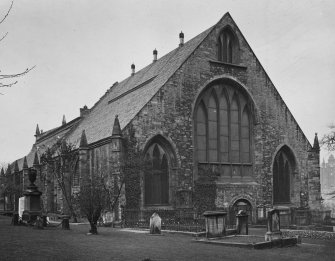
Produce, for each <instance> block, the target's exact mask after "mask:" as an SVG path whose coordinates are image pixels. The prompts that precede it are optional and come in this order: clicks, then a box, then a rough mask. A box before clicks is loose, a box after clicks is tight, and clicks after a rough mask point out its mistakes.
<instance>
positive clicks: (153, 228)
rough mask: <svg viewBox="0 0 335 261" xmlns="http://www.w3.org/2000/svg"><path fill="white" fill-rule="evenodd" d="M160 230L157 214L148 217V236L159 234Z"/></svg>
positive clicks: (159, 219) (160, 225) (160, 223)
mask: <svg viewBox="0 0 335 261" xmlns="http://www.w3.org/2000/svg"><path fill="white" fill-rule="evenodd" d="M161 230H162V219H161V218H160V216H159V215H158V214H157V213H153V214H152V216H151V217H150V234H160V233H161Z"/></svg>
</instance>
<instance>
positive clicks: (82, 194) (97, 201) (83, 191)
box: [77, 176, 110, 235]
mask: <svg viewBox="0 0 335 261" xmlns="http://www.w3.org/2000/svg"><path fill="white" fill-rule="evenodd" d="M105 184H106V182H105V179H104V177H101V176H100V177H92V178H89V179H88V178H87V179H84V181H83V182H82V184H81V186H80V191H79V193H78V194H77V199H78V201H79V206H80V210H81V212H82V213H83V214H84V216H86V218H87V219H88V222H89V223H90V226H91V229H90V231H89V232H90V233H91V234H94V235H96V234H98V228H97V223H98V220H99V218H100V216H101V213H102V211H103V210H104V209H106V208H107V207H108V206H109V202H110V197H109V195H110V193H109V192H108V188H107V187H106V185H105Z"/></svg>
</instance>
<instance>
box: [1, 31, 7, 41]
mask: <svg viewBox="0 0 335 261" xmlns="http://www.w3.org/2000/svg"><path fill="white" fill-rule="evenodd" d="M7 34H8V32H7V33H5V35H4V36H2V38H1V39H0V42H1V41H2V40H3V39H5V38H6V36H7Z"/></svg>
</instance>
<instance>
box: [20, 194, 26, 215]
mask: <svg viewBox="0 0 335 261" xmlns="http://www.w3.org/2000/svg"><path fill="white" fill-rule="evenodd" d="M26 209H27V206H26V201H25V197H20V198H19V218H20V219H22V214H23V211H25V210H26Z"/></svg>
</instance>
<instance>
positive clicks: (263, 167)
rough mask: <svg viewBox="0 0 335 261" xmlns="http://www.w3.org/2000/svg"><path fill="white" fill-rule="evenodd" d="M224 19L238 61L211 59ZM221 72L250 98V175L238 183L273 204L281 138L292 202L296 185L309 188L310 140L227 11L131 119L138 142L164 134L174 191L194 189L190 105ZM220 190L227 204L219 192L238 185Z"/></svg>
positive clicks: (297, 192)
mask: <svg viewBox="0 0 335 261" xmlns="http://www.w3.org/2000/svg"><path fill="white" fill-rule="evenodd" d="M226 25H230V26H231V27H232V29H233V31H234V32H235V33H236V35H237V38H238V39H239V48H240V59H239V60H240V64H239V65H241V66H232V65H229V64H223V63H216V62H210V60H217V59H216V56H217V55H216V39H217V36H218V34H219V32H220V30H221V29H222V28H223V27H224V26H226ZM260 34H261V32H260ZM221 77H222V78H224V77H228V78H231V79H234V80H236V81H237V82H239V83H241V85H243V86H244V87H245V89H246V90H247V91H248V92H249V93H250V95H251V98H252V99H253V100H254V102H255V111H254V115H255V117H254V126H253V148H252V151H253V173H254V174H253V175H254V176H253V180H251V181H250V182H249V183H248V184H247V185H245V184H244V185H243V184H242V186H243V187H246V189H245V191H246V192H245V193H246V194H248V196H249V197H251V198H253V199H255V205H258V204H270V205H271V204H272V162H273V159H274V157H275V154H276V152H277V151H278V150H279V148H280V147H281V146H282V145H284V144H285V145H288V146H289V148H291V150H292V151H293V153H294V155H295V160H296V164H297V168H296V171H295V173H294V177H293V179H292V182H293V187H294V189H293V191H292V192H291V202H292V203H293V204H294V205H295V206H300V191H303V192H307V191H306V190H308V187H306V186H305V185H304V184H305V183H304V181H305V180H306V179H307V178H308V169H307V168H308V164H314V165H315V164H316V162H311V161H307V158H308V152H307V151H308V150H310V149H311V145H310V143H309V142H308V140H307V139H306V137H305V136H304V134H303V132H302V131H301V129H300V127H299V125H298V124H297V122H296V120H295V119H294V117H293V116H292V114H291V113H290V111H289V109H288V108H287V106H286V104H285V103H284V102H283V100H282V98H281V96H280V95H279V93H278V91H277V90H276V89H275V87H274V85H273V84H272V82H271V80H270V79H269V77H268V76H267V74H266V73H265V72H264V70H263V68H262V66H261V65H260V63H259V61H258V60H257V58H256V57H255V55H254V54H253V53H252V51H251V50H250V47H249V45H248V44H247V42H246V41H245V39H244V38H243V36H242V35H241V34H240V33H239V31H238V29H237V27H236V25H235V24H234V22H233V21H232V20H231V18H230V17H229V16H225V17H224V19H223V20H222V21H220V22H219V23H218V24H217V25H216V27H215V28H214V30H212V32H211V33H210V34H209V36H208V37H207V38H206V39H205V40H204V41H203V43H202V44H201V45H200V46H199V47H198V49H197V50H196V51H195V52H194V53H193V54H192V55H191V57H189V59H188V60H187V61H186V62H185V63H184V64H183V65H182V66H181V68H179V69H178V71H177V72H176V73H175V74H174V76H173V77H171V78H170V79H169V81H168V82H167V83H166V84H165V86H164V87H163V88H161V90H160V91H159V92H158V93H157V94H156V95H155V96H154V97H153V98H152V100H151V101H150V102H149V103H148V104H147V105H146V106H145V107H144V108H143V109H142V110H141V111H140V113H138V115H137V116H136V117H135V118H134V120H133V121H132V124H133V126H134V128H135V129H136V138H137V139H138V141H139V144H140V145H141V147H142V148H144V146H145V144H146V142H147V141H148V140H149V139H150V138H151V137H153V136H154V135H157V134H161V135H163V136H164V137H166V138H167V139H168V140H169V141H170V143H171V145H172V147H173V148H174V150H175V153H176V156H177V161H178V171H177V172H175V173H176V174H177V175H176V176H172V177H171V179H172V180H171V185H172V186H173V187H174V191H178V190H180V189H187V190H193V186H194V181H195V180H196V179H197V178H198V167H197V164H195V162H194V142H193V118H192V117H193V106H194V103H195V100H196V98H197V96H198V95H199V94H200V92H201V90H203V89H204V88H205V86H206V85H207V84H208V83H209V82H210V81H211V80H214V79H218V78H221ZM218 179H219V178H218ZM218 186H219V187H220V186H221V187H222V188H223V187H224V185H220V184H218ZM230 187H231V186H230ZM248 187H249V188H251V189H248ZM224 190H225V193H222V191H221V192H220V193H219V194H220V197H221V198H218V199H216V202H222V204H223V203H228V204H231V202H230V201H229V200H230V199H232V198H233V197H234V196H233V195H228V196H224V194H229V193H230V192H231V193H235V194H236V191H238V187H237V188H236V186H235V187H234V188H232V189H230V188H229V186H228V187H227V186H226V187H225V188H224ZM218 191H219V190H218ZM229 191H230V192H229ZM234 191H235V192H234ZM220 204H221V203H220Z"/></svg>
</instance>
